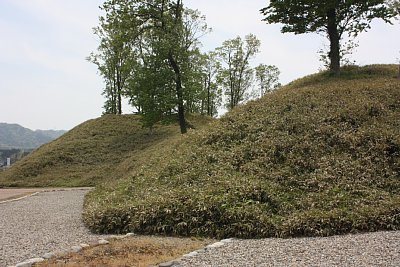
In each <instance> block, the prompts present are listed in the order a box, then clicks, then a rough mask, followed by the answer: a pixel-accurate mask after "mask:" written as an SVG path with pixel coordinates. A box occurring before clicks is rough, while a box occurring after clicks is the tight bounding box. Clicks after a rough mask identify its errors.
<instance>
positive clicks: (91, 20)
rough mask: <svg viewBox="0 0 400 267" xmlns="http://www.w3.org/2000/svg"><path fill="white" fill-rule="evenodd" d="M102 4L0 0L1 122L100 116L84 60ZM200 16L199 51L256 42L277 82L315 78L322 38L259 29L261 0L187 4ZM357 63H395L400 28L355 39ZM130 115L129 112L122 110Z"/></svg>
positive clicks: (380, 26)
mask: <svg viewBox="0 0 400 267" xmlns="http://www.w3.org/2000/svg"><path fill="white" fill-rule="evenodd" d="M102 2H103V1H102V0H0V36H1V41H0V122H7V123H18V124H21V125H22V126H25V127H28V128H31V129H71V128H72V127H74V126H76V125H78V124H80V123H82V122H84V121H86V120H88V119H91V118H96V117H98V116H100V115H101V113H102V106H103V102H104V99H103V97H102V96H101V92H102V89H103V82H102V79H101V77H99V76H98V74H97V69H96V67H95V66H94V65H93V64H91V63H89V62H87V61H86V60H85V58H86V57H87V56H88V55H89V54H90V52H91V51H95V50H96V47H97V45H98V40H97V38H96V37H95V36H94V35H93V33H92V28H93V27H94V26H96V25H97V23H98V17H99V15H101V12H100V10H99V8H98V7H99V5H101V3H102ZM184 4H186V5H187V6H189V7H191V8H195V9H199V10H200V11H201V12H202V13H203V14H204V15H206V17H207V23H208V25H209V26H210V27H212V28H213V32H212V33H211V34H209V35H208V36H206V37H205V38H203V43H204V48H203V49H204V50H205V51H207V50H212V49H214V48H215V47H217V46H220V45H221V43H222V42H223V41H224V40H226V39H231V38H234V37H236V36H238V35H240V36H244V35H246V34H248V33H253V34H255V35H256V36H257V37H258V38H259V39H260V40H261V42H262V47H261V50H262V52H261V53H260V54H259V55H258V56H257V58H256V59H255V60H254V61H253V63H254V65H256V64H258V63H265V64H274V65H276V66H278V68H279V69H280V70H281V72H282V75H281V82H282V83H287V82H290V81H291V80H293V79H296V78H299V77H302V76H304V75H307V74H311V73H314V72H317V71H318V69H319V68H320V67H321V63H320V62H319V60H318V55H317V53H316V51H317V50H319V49H320V48H321V47H322V46H323V45H324V44H327V43H326V41H325V38H324V37H322V36H319V35H316V34H305V35H293V34H281V33H280V27H279V25H266V24H265V23H263V22H261V19H262V16H261V15H260V13H259V11H258V10H259V9H260V8H262V7H265V6H266V5H267V4H268V1H264V0H186V1H184ZM358 40H359V45H360V46H359V48H358V49H357V52H356V53H355V54H354V56H353V59H354V60H356V62H357V63H358V64H361V65H365V64H372V63H395V62H396V59H397V58H399V57H400V54H399V50H400V25H399V23H398V22H397V23H396V24H395V25H393V26H391V25H388V24H384V23H382V22H380V21H375V22H374V23H373V24H372V29H371V30H370V31H369V32H367V33H363V34H361V35H360V36H359V38H358ZM124 110H125V111H126V112H129V110H130V108H129V107H126V106H125V107H124Z"/></svg>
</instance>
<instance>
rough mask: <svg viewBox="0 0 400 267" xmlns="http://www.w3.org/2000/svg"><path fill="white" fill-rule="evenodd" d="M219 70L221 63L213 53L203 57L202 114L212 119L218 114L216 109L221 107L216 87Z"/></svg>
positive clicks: (218, 91)
mask: <svg viewBox="0 0 400 267" xmlns="http://www.w3.org/2000/svg"><path fill="white" fill-rule="evenodd" d="M220 69H221V63H220V62H219V61H218V58H217V54H216V53H215V52H209V53H207V54H205V55H204V63H203V77H204V87H203V88H204V90H203V94H202V109H201V112H202V113H206V114H207V115H208V116H211V117H214V116H216V115H217V114H218V108H219V107H220V105H221V101H222V99H221V94H222V92H221V89H220V86H218V81H217V75H218V72H219V70H220Z"/></svg>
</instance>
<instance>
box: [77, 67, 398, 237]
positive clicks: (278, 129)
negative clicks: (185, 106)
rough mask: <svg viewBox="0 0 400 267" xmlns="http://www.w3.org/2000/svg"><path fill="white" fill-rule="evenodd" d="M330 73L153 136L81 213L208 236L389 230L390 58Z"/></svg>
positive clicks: (143, 229)
mask: <svg viewBox="0 0 400 267" xmlns="http://www.w3.org/2000/svg"><path fill="white" fill-rule="evenodd" d="M342 73H343V75H342V76H341V77H336V76H331V75H330V73H329V72H323V73H319V74H316V75H313V76H310V77H305V78H303V79H300V80H297V81H294V82H292V83H291V84H289V85H287V86H285V87H282V88H280V89H278V90H275V91H274V92H272V93H271V94H268V95H266V96H265V97H263V98H261V99H259V100H256V101H252V102H249V103H248V104H246V105H243V106H240V107H238V108H235V109H234V110H233V111H231V112H229V113H228V114H226V115H225V116H224V117H222V118H221V119H220V120H218V121H216V122H214V123H212V124H211V125H210V126H209V127H207V128H205V129H204V130H200V131H193V132H191V133H189V134H188V135H186V136H182V137H181V139H180V140H179V141H177V142H176V143H175V145H172V146H163V147H162V148H160V150H159V151H158V153H156V154H153V157H151V158H148V161H146V162H145V164H143V165H140V167H139V168H136V169H132V170H130V173H129V174H128V175H127V177H126V179H122V180H120V181H118V182H117V183H113V184H107V185H106V186H100V187H98V188H96V190H94V191H92V192H91V193H90V194H89V195H88V197H87V198H86V201H85V209H84V213H83V218H84V221H85V223H86V224H87V226H89V227H90V229H92V231H94V232H104V233H122V232H128V231H134V232H136V233H144V234H168V235H190V236H196V235H201V236H213V237H218V238H220V237H232V236H235V237H243V238H250V237H270V236H280V237H287V236H326V235H333V234H341V233H349V232H359V231H376V230H399V229H400V217H399V212H400V132H399V131H400V130H399V129H400V121H399V120H398V118H399V117H400V102H399V99H400V84H399V81H398V80H397V79H396V78H395V76H396V66H393V65H391V66H367V67H363V68H359V67H348V68H345V69H343V70H342ZM165 155H173V157H165Z"/></svg>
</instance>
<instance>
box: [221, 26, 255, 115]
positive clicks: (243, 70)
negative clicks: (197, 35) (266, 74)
mask: <svg viewBox="0 0 400 267" xmlns="http://www.w3.org/2000/svg"><path fill="white" fill-rule="evenodd" d="M260 46H261V42H260V40H258V39H257V37H256V36H255V35H253V34H249V35H246V36H245V40H244V41H243V40H242V38H241V37H240V36H238V37H236V38H235V39H231V40H226V41H224V42H223V44H222V46H221V47H218V48H216V53H217V54H218V56H219V58H220V59H221V61H222V62H223V65H222V68H220V71H219V73H218V76H219V77H218V79H219V81H220V83H221V84H222V87H223V88H224V93H225V95H226V96H227V101H226V102H227V104H226V106H227V108H228V109H229V110H231V109H233V108H234V107H236V106H237V105H239V104H240V103H242V102H243V101H245V100H247V99H248V98H249V97H248V95H247V93H248V89H249V88H250V87H251V85H252V83H253V77H254V70H253V69H252V68H251V67H250V59H252V58H253V57H254V56H255V55H256V54H257V53H258V52H259V49H260Z"/></svg>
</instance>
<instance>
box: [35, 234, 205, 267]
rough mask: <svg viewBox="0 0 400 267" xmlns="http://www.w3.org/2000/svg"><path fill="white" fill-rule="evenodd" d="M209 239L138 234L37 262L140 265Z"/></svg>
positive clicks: (164, 259) (171, 257)
mask: <svg viewBox="0 0 400 267" xmlns="http://www.w3.org/2000/svg"><path fill="white" fill-rule="evenodd" d="M212 242H213V241H212V240H210V239H189V238H170V237H148V236H137V237H132V238H127V239H122V240H117V239H115V240H111V242H110V244H108V245H98V246H93V247H89V248H86V249H84V250H82V251H81V252H79V253H70V254H66V255H62V256H59V257H56V258H54V259H51V260H48V261H45V262H43V263H40V264H37V265H35V266H40V267H44V266H49V267H51V266H65V267H75V266H76V267H78V266H93V267H94V266H140V267H142V266H143V267H147V266H149V265H153V264H159V263H162V262H167V261H171V260H175V259H177V258H179V257H181V256H182V255H184V254H186V253H189V252H192V251H195V250H197V249H200V248H203V247H205V246H206V245H208V244H210V243H212Z"/></svg>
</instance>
